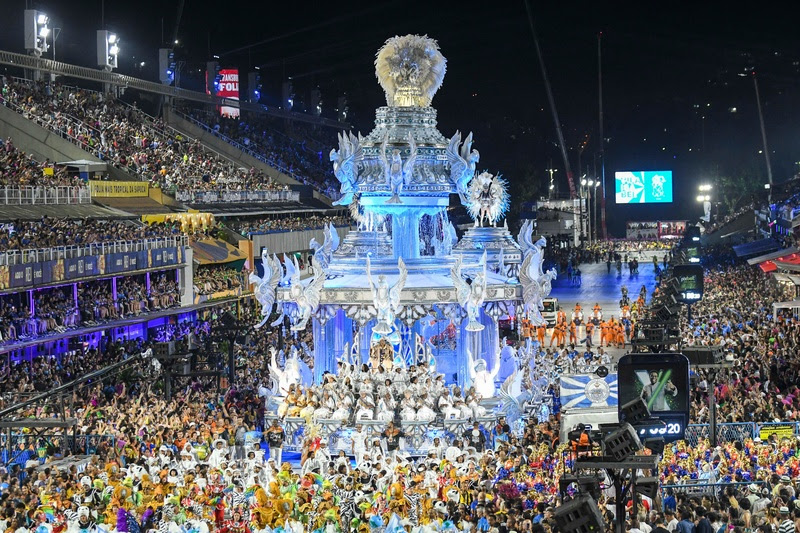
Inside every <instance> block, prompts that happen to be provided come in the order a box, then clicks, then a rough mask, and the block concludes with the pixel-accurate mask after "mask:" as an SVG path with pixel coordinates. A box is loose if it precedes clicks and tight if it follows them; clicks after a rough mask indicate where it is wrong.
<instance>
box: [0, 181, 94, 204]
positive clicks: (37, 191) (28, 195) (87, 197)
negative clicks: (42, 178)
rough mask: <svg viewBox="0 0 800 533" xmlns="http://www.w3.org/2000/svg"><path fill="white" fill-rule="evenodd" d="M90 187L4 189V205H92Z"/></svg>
mask: <svg viewBox="0 0 800 533" xmlns="http://www.w3.org/2000/svg"><path fill="white" fill-rule="evenodd" d="M90 203H92V197H91V194H90V192H89V188H88V187H77V186H68V185H61V186H55V187H47V186H45V187H3V188H2V189H0V204H2V205H74V204H90Z"/></svg>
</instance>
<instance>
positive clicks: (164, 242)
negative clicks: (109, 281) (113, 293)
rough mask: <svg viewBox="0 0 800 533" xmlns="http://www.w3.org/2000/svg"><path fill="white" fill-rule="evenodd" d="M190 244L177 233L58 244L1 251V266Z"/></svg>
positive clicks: (184, 237) (186, 238)
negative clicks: (140, 237)
mask: <svg viewBox="0 0 800 533" xmlns="http://www.w3.org/2000/svg"><path fill="white" fill-rule="evenodd" d="M188 245H189V238H188V237H187V236H186V235H175V236H170V237H156V238H151V239H141V240H135V241H108V242H98V243H90V244H85V245H77V244H75V245H70V246H56V247H52V248H29V249H23V250H8V251H5V252H0V266H12V265H20V264H31V263H43V262H45V261H57V260H59V259H74V258H77V257H86V256H98V255H106V254H115V253H124V252H141V251H143V250H157V249H161V248H173V247H179V246H184V247H185V246H188Z"/></svg>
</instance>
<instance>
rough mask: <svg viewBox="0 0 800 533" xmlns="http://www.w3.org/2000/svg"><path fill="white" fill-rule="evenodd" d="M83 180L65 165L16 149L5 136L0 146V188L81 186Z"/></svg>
mask: <svg viewBox="0 0 800 533" xmlns="http://www.w3.org/2000/svg"><path fill="white" fill-rule="evenodd" d="M83 185H85V183H84V181H83V180H82V179H81V177H80V176H79V175H77V174H74V173H72V174H70V173H69V172H68V171H67V167H64V166H55V165H54V164H53V163H52V162H50V161H49V160H45V161H37V160H36V158H34V157H33V155H30V154H26V153H25V152H23V151H22V150H19V149H17V148H16V147H15V146H14V143H13V142H12V141H11V137H9V138H7V139H6V141H5V143H3V145H2V148H0V188H3V187H64V186H66V187H81V186H83Z"/></svg>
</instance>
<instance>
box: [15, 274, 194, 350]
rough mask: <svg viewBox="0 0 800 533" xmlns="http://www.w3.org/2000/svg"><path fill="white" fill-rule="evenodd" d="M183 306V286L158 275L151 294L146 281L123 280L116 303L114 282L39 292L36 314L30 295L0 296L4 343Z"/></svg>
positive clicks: (154, 277) (140, 279)
mask: <svg viewBox="0 0 800 533" xmlns="http://www.w3.org/2000/svg"><path fill="white" fill-rule="evenodd" d="M179 304H180V295H179V290H178V287H177V284H176V282H175V281H174V280H172V279H169V277H168V275H167V274H166V273H162V274H160V275H158V274H153V275H152V278H151V283H150V289H149V290H147V286H146V283H145V281H144V278H143V276H139V277H121V278H118V282H117V296H116V298H114V295H113V291H112V288H111V281H110V280H96V281H89V282H84V283H80V284H79V285H78V300H77V302H76V301H75V295H74V293H73V289H72V286H69V287H54V288H50V289H44V290H38V291H35V293H34V297H33V313H31V308H30V306H29V301H28V295H27V293H23V294H21V295H20V294H7V295H3V296H0V342H15V341H19V340H29V339H34V338H37V337H42V336H45V335H49V334H52V333H62V332H64V331H67V330H70V329H75V328H78V327H86V326H93V325H97V324H100V323H104V322H108V321H112V320H118V319H123V318H126V317H134V316H139V315H141V314H146V313H150V312H153V311H158V310H162V309H169V308H171V307H175V306H177V305H179Z"/></svg>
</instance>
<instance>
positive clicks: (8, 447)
mask: <svg viewBox="0 0 800 533" xmlns="http://www.w3.org/2000/svg"><path fill="white" fill-rule="evenodd" d="M32 439H35V440H36V441H41V442H33V441H32ZM116 442H117V439H116V437H115V436H113V435H88V434H86V435H75V436H73V435H66V436H64V435H53V434H50V435H47V436H41V437H32V436H31V435H29V434H23V433H12V434H11V441H10V442H9V440H8V435H7V434H6V433H3V434H0V464H2V465H5V466H10V465H13V464H19V460H20V459H21V458H22V457H23V455H22V453H23V452H24V451H25V450H28V451H30V452H31V453H30V454H26V455H28V459H27V460H28V461H30V460H36V461H38V462H39V463H40V464H44V463H45V461H46V460H47V459H48V457H49V456H48V455H47V453H46V452H44V451H43V453H41V454H40V453H39V450H38V446H37V445H38V444H50V445H52V447H53V448H54V449H55V450H56V453H61V452H62V449H61V448H62V447H64V448H66V449H69V450H71V451H72V453H73V454H75V455H94V454H96V453H97V451H98V450H99V449H100V448H101V447H110V448H113V447H114V446H115V445H116ZM31 443H32V444H33V445H34V449H33V450H30V448H29V446H30V444H31ZM20 444H22V445H24V446H25V447H24V448H23V449H22V450H20V449H19V445H20ZM43 450H44V447H43ZM19 466H20V468H25V465H24V464H19Z"/></svg>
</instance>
